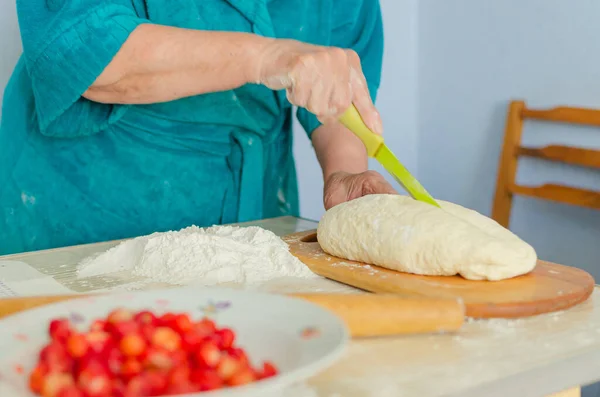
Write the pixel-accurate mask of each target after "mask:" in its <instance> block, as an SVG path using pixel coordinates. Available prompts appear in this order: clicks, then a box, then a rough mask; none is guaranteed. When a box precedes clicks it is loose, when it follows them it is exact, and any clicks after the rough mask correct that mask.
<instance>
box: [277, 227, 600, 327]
mask: <svg viewBox="0 0 600 397" xmlns="http://www.w3.org/2000/svg"><path fill="white" fill-rule="evenodd" d="M283 239H284V241H286V242H287V243H288V244H289V246H290V252H291V253H292V254H293V255H294V256H296V257H297V258H298V259H300V260H301V261H302V262H304V263H305V264H306V265H307V266H308V267H309V268H310V269H311V270H312V271H313V272H315V273H317V274H319V275H321V276H323V277H327V278H329V279H332V280H335V281H338V282H341V283H344V284H348V285H351V286H353V287H357V288H360V289H363V290H366V291H371V292H376V293H395V294H401V295H405V296H410V297H415V296H421V297H427V298H436V299H453V298H454V299H455V298H462V299H463V301H464V303H465V308H466V315H467V316H469V317H475V318H494V317H501V318H517V317H527V316H533V315H535V314H541V313H548V312H554V311H558V310H563V309H567V308H569V307H572V306H574V305H576V304H578V303H581V302H583V301H585V300H586V299H587V298H588V297H589V296H590V295H591V293H592V291H593V290H594V278H593V277H592V276H591V275H590V274H588V273H587V272H585V271H583V270H581V269H577V268H574V267H570V266H564V265H558V264H555V263H550V262H545V261H538V264H537V266H536V268H535V269H534V270H533V271H532V272H531V273H529V274H526V275H523V276H519V277H515V278H512V279H508V280H502V281H471V280H466V279H464V278H462V277H460V276H451V277H448V276H439V277H437V276H418V275H414V274H409V273H401V272H397V271H394V270H388V269H384V268H381V267H378V266H373V265H367V264H364V263H360V262H354V261H349V260H345V259H341V258H337V257H334V256H330V255H328V254H326V253H325V252H323V250H322V249H321V247H320V246H319V243H318V242H317V234H316V232H315V231H314V230H313V231H308V232H302V233H296V234H291V235H289V236H285V237H284V238H283Z"/></svg>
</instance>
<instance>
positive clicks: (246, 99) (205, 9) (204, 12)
mask: <svg viewBox="0 0 600 397" xmlns="http://www.w3.org/2000/svg"><path fill="white" fill-rule="evenodd" d="M17 9H18V15H19V22H20V28H21V36H22V41H23V48H24V54H23V56H22V57H21V59H20V60H19V63H18V64H17V66H16V69H15V71H14V73H13V76H12V78H11V80H10V82H9V84H8V86H7V88H6V92H5V96H4V107H3V113H2V125H1V127H0V153H1V155H0V204H1V205H2V210H3V211H2V213H1V215H0V254H9V253H14V252H21V251H29V250H37V249H45V248H52V247H58V246H65V245H73V244H80V243H88V242H95V241H104V240H112V239H118V238H125V237H131V236H137V235H142V234H147V233H151V232H154V231H164V230H170V229H171V230H173V229H179V228H182V227H185V226H188V225H191V224H197V225H200V226H204V225H212V224H220V223H230V222H237V221H248V220H254V219H260V218H267V217H275V216H281V215H296V214H297V213H298V199H297V186H296V176H295V166H294V161H293V158H292V135H291V125H292V117H293V115H292V105H295V106H298V108H299V110H298V111H297V117H298V119H299V121H300V123H301V124H302V125H303V127H304V128H305V130H306V131H307V133H308V134H309V136H310V137H311V140H312V143H313V146H314V148H315V151H316V154H317V157H318V159H319V162H320V164H321V167H322V169H323V176H324V178H325V181H326V182H325V192H324V201H325V206H326V207H327V208H329V207H331V206H333V205H336V204H338V203H340V202H343V201H346V200H350V199H352V198H356V197H359V196H362V195H364V194H369V193H375V192H381V193H388V192H390V193H391V192H393V189H392V188H391V186H390V185H389V184H387V183H386V182H385V181H384V180H383V178H382V177H381V176H380V175H379V174H376V173H373V172H367V158H366V155H365V150H364V147H363V146H362V144H361V142H360V141H359V140H358V139H356V138H355V137H354V136H353V135H352V134H351V133H350V132H349V131H347V130H345V129H344V127H342V126H341V125H340V124H339V123H338V122H337V121H336V120H337V118H338V117H339V115H340V114H341V113H343V111H344V110H345V109H346V108H347V107H348V106H349V105H350V104H351V103H354V104H355V105H356V107H357V108H358V110H359V112H360V113H361V115H362V117H363V119H364V120H365V122H366V123H367V125H369V126H370V127H371V128H372V129H373V130H375V131H377V132H381V130H382V127H381V120H380V118H379V115H378V114H377V111H376V110H375V108H374V106H373V102H372V98H371V97H374V96H375V93H376V91H377V88H378V85H379V79H380V69H381V60H382V50H383V33H382V24H381V12H380V7H379V3H378V1H377V0H345V1H337V2H333V1H324V0H173V1H164V0H106V1H95V0H81V1H77V2H70V1H68V0H26V1H25V0H22V1H17ZM308 43H312V44H308ZM361 64H362V65H361Z"/></svg>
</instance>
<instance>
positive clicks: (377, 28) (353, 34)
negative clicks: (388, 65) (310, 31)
mask: <svg viewBox="0 0 600 397" xmlns="http://www.w3.org/2000/svg"><path fill="white" fill-rule="evenodd" d="M358 1H359V2H360V3H361V4H358V5H357V6H356V7H350V6H347V5H344V7H343V8H341V7H340V8H338V9H337V10H336V11H335V12H334V14H333V17H334V19H335V21H334V25H333V26H334V29H333V31H332V33H331V43H330V45H331V46H335V47H341V48H350V49H353V50H354V51H356V53H357V54H358V55H359V56H360V59H361V65H362V68H363V73H364V75H365V78H366V79H367V85H368V86H369V93H370V94H371V99H372V100H373V102H374V101H375V99H376V98H377V90H378V89H379V82H380V80H381V66H382V62H383V22H382V18H381V8H380V5H379V0H358ZM297 117H298V121H299V122H300V124H301V125H302V127H304V130H305V131H306V133H307V134H308V136H309V137H310V136H311V135H312V133H313V131H314V130H315V129H316V128H317V127H319V126H320V125H321V123H320V122H319V120H317V117H316V116H315V115H314V114H312V113H310V112H309V111H308V110H306V109H304V108H298V111H297Z"/></svg>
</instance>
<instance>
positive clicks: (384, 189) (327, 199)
mask: <svg viewBox="0 0 600 397" xmlns="http://www.w3.org/2000/svg"><path fill="white" fill-rule="evenodd" d="M367 194H398V192H397V191H396V190H395V189H394V188H393V187H392V185H390V184H389V183H388V182H387V181H386V180H385V179H384V178H383V176H381V174H380V173H378V172H376V171H365V172H361V173H360V174H350V173H347V172H342V171H339V172H334V173H333V174H331V175H330V176H329V178H327V180H326V181H325V187H324V189H323V203H324V204H325V209H326V210H328V209H330V208H331V207H334V206H336V205H338V204H341V203H344V202H346V201H350V200H353V199H355V198H359V197H362V196H366V195H367Z"/></svg>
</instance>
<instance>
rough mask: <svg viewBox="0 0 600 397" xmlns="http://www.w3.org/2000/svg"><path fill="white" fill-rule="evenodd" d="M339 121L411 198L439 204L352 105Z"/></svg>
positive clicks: (435, 204)
mask: <svg viewBox="0 0 600 397" xmlns="http://www.w3.org/2000/svg"><path fill="white" fill-rule="evenodd" d="M340 122H341V123H342V124H343V125H344V126H345V127H346V128H348V129H349V130H350V131H352V132H353V133H354V135H356V136H357V137H358V138H359V139H360V140H361V141H362V142H363V144H364V145H365V148H366V149H367V155H368V156H369V157H372V158H374V159H375V160H377V161H378V162H379V163H380V164H381V165H382V166H383V168H385V170H386V171H387V172H389V173H390V175H392V176H393V177H394V179H395V180H396V181H397V182H398V183H399V184H400V185H401V186H402V187H403V188H404V190H406V192H407V193H408V194H409V195H410V196H411V197H412V198H414V199H415V200H418V201H422V202H424V203H428V204H431V205H433V206H436V207H439V206H440V205H439V204H438V203H437V202H436V201H435V199H434V198H433V197H432V196H431V195H430V194H429V193H428V192H427V190H425V188H424V187H423V185H421V184H420V183H419V181H418V180H417V179H416V178H415V177H414V176H412V174H411V173H410V172H409V171H408V169H406V167H405V166H404V165H403V164H402V163H401V162H400V160H398V158H397V157H396V156H395V155H394V153H393V152H392V151H391V150H390V149H389V148H388V147H387V145H386V144H385V143H384V140H383V137H382V136H381V135H377V134H375V133H374V132H373V131H371V130H370V129H369V128H368V127H367V126H366V124H365V123H364V121H363V120H362V118H361V117H360V114H359V113H358V110H357V109H356V107H355V106H354V105H352V106H350V107H349V108H348V110H346V112H344V114H343V115H342V116H341V117H340Z"/></svg>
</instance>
